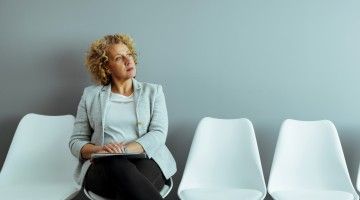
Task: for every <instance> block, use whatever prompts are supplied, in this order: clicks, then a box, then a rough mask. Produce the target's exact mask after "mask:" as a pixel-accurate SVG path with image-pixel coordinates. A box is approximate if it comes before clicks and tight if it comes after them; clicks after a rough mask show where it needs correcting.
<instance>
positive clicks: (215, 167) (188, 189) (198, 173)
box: [178, 117, 266, 200]
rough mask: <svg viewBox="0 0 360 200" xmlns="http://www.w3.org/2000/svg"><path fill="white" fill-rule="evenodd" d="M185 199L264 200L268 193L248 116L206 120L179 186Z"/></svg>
mask: <svg viewBox="0 0 360 200" xmlns="http://www.w3.org/2000/svg"><path fill="white" fill-rule="evenodd" d="M178 195H179V197H180V199H182V200H215V199H216V200H218V199H221V200H222V199H223V200H225V199H226V200H239V199H242V200H261V199H264V197H265V195H266V186H265V182H264V176H263V171H262V167H261V162H260V156H259V151H258V147H257V143H256V138H255V133H254V129H253V126H252V124H251V122H250V121H249V120H248V119H215V118H209V117H206V118H204V119H202V120H201V121H200V123H199V125H198V127H197V129H196V132H195V135H194V139H193V142H192V145H191V148H190V152H189V156H188V159H187V162H186V166H185V170H184V174H183V177H182V180H181V183H180V185H179V189H178Z"/></svg>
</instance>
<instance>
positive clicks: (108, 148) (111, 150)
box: [105, 144, 117, 153]
mask: <svg viewBox="0 0 360 200" xmlns="http://www.w3.org/2000/svg"><path fill="white" fill-rule="evenodd" d="M105 148H106V150H107V151H109V152H110V153H116V152H117V150H116V148H115V147H114V146H113V145H112V144H107V145H105Z"/></svg>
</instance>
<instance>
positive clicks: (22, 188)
mask: <svg viewBox="0 0 360 200" xmlns="http://www.w3.org/2000/svg"><path fill="white" fill-rule="evenodd" d="M59 191H61V192H59ZM77 193H78V189H76V187H75V186H74V185H70V184H68V183H63V184H54V183H51V184H34V183H27V184H21V185H20V184H8V185H4V186H0V194H1V197H0V199H11V200H24V199H36V200H49V199H54V200H55V199H58V200H64V199H67V198H69V199H71V198H70V197H74V196H75V195H76V194H77Z"/></svg>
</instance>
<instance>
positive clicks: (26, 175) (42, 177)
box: [0, 114, 78, 200]
mask: <svg viewBox="0 0 360 200" xmlns="http://www.w3.org/2000/svg"><path fill="white" fill-rule="evenodd" d="M73 124H74V117H73V116H72V115H64V116H44V115H37V114H27V115H25V116H24V117H23V118H22V119H21V121H20V123H19V125H18V127H17V129H16V132H15V135H14V137H13V140H12V142H11V145H10V149H9V151H8V154H7V156H6V159H5V162H4V165H3V167H2V170H1V172H0V199H6V200H8V199H11V200H24V199H36V200H64V199H72V198H73V197H74V196H75V195H76V194H77V193H78V188H76V183H75V181H74V178H73V173H74V170H75V166H76V164H77V160H76V159H75V158H74V157H73V156H72V155H71V153H70V150H69V147H68V140H69V137H70V135H71V133H72V129H73Z"/></svg>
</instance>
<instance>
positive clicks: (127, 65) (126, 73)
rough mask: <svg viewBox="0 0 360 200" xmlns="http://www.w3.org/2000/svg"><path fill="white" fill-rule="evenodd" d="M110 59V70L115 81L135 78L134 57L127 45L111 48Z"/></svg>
mask: <svg viewBox="0 0 360 200" xmlns="http://www.w3.org/2000/svg"><path fill="white" fill-rule="evenodd" d="M108 57H109V69H110V72H111V76H112V78H113V79H117V80H127V79H130V78H133V77H135V75H136V66H135V61H134V57H133V55H132V54H131V52H130V50H129V49H128V47H127V46H126V45H125V44H123V43H119V44H114V45H111V46H109V48H108Z"/></svg>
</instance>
